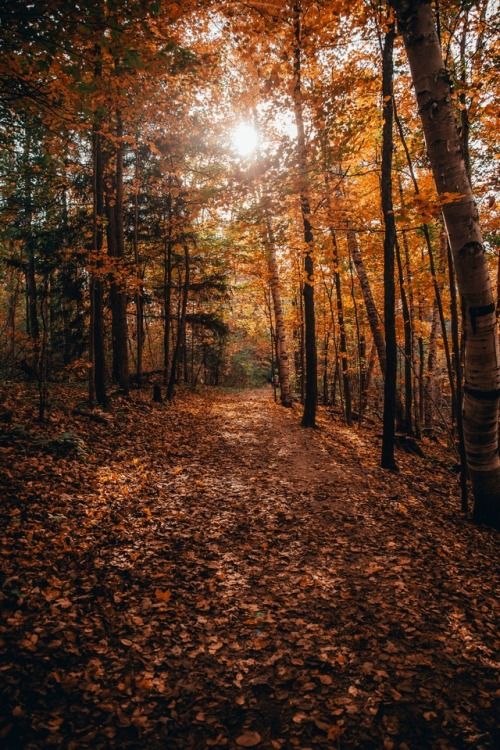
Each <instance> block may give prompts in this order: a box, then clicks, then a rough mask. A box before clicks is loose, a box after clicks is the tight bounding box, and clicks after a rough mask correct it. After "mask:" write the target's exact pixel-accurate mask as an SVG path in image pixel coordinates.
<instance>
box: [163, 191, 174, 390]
mask: <svg viewBox="0 0 500 750" xmlns="http://www.w3.org/2000/svg"><path fill="white" fill-rule="evenodd" d="M167 221H168V224H167V236H166V238H165V253H164V259H163V287H164V289H163V372H164V376H163V380H164V383H165V385H167V384H168V373H169V367H170V325H171V319H172V313H171V297H172V244H173V243H172V199H171V195H170V193H169V197H168V216H167Z"/></svg>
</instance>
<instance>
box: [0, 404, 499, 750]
mask: <svg viewBox="0 0 500 750" xmlns="http://www.w3.org/2000/svg"><path fill="white" fill-rule="evenodd" d="M68 398H69V397H68ZM148 398H149V394H147V395H146V394H143V395H142V396H137V395H136V396H134V400H133V401H131V402H127V401H119V402H117V403H115V406H114V409H113V411H112V412H111V413H110V415H109V417H105V418H104V420H101V421H99V422H96V421H94V420H93V419H89V417H88V416H86V415H80V416H73V415H70V414H69V410H68V408H66V409H62V408H61V409H59V411H57V410H56V412H55V416H54V417H53V421H52V423H51V424H50V425H49V429H50V430H51V431H52V432H53V433H54V434H59V433H61V432H64V431H66V432H68V431H70V432H71V433H72V434H73V436H74V435H77V436H79V437H80V438H81V439H82V440H83V443H82V444H80V443H78V444H77V446H76V450H77V452H76V454H75V455H73V454H70V455H69V456H66V457H64V456H63V455H61V453H60V452H58V450H57V449H54V447H53V446H52V447H51V446H50V445H49V446H48V447H47V445H46V444H43V443H42V444H40V443H37V442H36V440H35V438H36V436H37V435H41V434H42V433H46V431H47V427H44V428H42V427H36V426H31V427H29V426H28V427H27V431H23V430H22V429H21V430H19V429H18V428H16V429H14V430H12V425H10V426H8V427H9V430H10V436H8V439H6V440H5V441H4V443H3V445H2V447H0V453H1V454H2V459H1V460H2V466H3V471H2V481H3V482H4V484H5V486H4V487H3V488H2V496H3V497H2V504H1V508H0V513H1V517H2V546H1V562H2V570H3V578H2V588H1V597H2V613H3V617H2V620H1V624H0V638H1V648H2V659H1V664H0V669H1V676H0V685H1V690H2V692H3V700H2V703H1V705H2V708H1V713H2V716H1V720H2V723H1V729H0V744H1V746H2V747H5V748H8V749H12V748H16V749H17V748H23V750H24V749H26V750H30V749H31V748H33V749H34V748H46V747H47V748H48V747H56V748H68V750H71V749H73V750H76V749H77V748H96V749H97V748H119V749H120V750H122V749H123V750H126V749H128V748H148V750H156V749H158V750H160V748H161V749H162V750H165V749H166V748H168V750H170V749H172V750H174V749H179V750H188V749H191V748H193V749H194V748H196V749H198V748H199V749H200V750H202V749H204V748H209V747H213V748H238V747H257V748H263V749H264V748H275V749H276V750H278V749H279V748H282V749H283V750H287V749H288V748H290V749H295V748H297V749H300V750H308V749H309V750H316V749H317V748H318V749H319V748H325V749H326V748H342V749H343V750H349V749H351V748H367V749H369V748H386V749H387V750H391V749H392V748H397V749H398V750H408V749H410V750H421V749H422V748H438V749H439V750H449V749H451V748H493V747H495V746H498V744H497V743H498V742H499V737H498V735H495V719H494V717H495V713H494V703H493V701H494V698H495V691H496V688H497V681H496V677H497V672H496V671H495V667H496V665H495V662H494V646H495V636H496V626H495V619H494V615H495V596H496V592H495V588H496V579H495V566H496V562H497V559H498V558H497V553H498V545H497V539H496V537H495V533H494V532H492V531H490V530H487V529H480V528H477V527H474V526H473V525H472V524H470V523H469V522H466V521H464V520H462V519H461V518H460V515H459V514H458V515H457V513H456V508H457V499H456V479H455V475H454V474H452V473H451V472H450V470H449V467H448V466H447V465H446V461H444V460H442V461H441V462H438V461H436V460H435V459H431V458H425V459H424V458H418V457H415V456H407V455H405V454H402V455H401V456H400V459H399V460H400V466H401V471H400V473H399V474H397V475H395V474H390V473H387V472H384V471H382V470H381V469H379V468H378V455H379V449H378V439H377V437H376V435H375V434H374V432H373V429H371V430H370V429H368V428H361V429H355V428H354V429H351V430H348V429H347V428H345V427H344V426H343V425H342V424H341V423H340V422H339V421H338V420H337V421H332V419H331V418H330V417H329V416H328V415H327V414H326V413H323V414H322V416H321V426H320V429H319V430H317V431H304V430H301V429H300V427H299V426H298V421H299V416H300V412H299V409H298V408H297V409H294V410H283V409H281V408H280V407H279V406H276V405H275V404H273V403H272V401H271V400H270V394H269V391H267V390H264V391H260V392H238V393H230V394H228V393H225V394H224V393H221V392H216V391H214V392H210V393H208V394H205V395H201V396H200V395H189V396H184V397H181V398H180V399H179V400H178V401H177V402H176V403H175V405H174V406H173V407H167V406H161V405H153V404H151V403H150V402H149V401H148V400H147V399H148ZM66 406H67V404H66ZM27 409H28V406H27V407H26V412H25V413H24V414H23V412H18V413H17V414H16V418H15V421H16V423H21V424H24V425H25V427H26V422H24V423H23V418H24V419H27V414H28V411H27ZM70 438H71V435H70ZM427 452H428V453H429V455H432V453H433V452H435V448H434V447H429V449H428V451H427ZM448 463H449V461H448Z"/></svg>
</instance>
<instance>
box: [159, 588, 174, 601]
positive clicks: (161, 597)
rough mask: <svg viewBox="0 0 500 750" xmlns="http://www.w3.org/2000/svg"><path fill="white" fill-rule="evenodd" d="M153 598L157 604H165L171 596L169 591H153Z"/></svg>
mask: <svg viewBox="0 0 500 750" xmlns="http://www.w3.org/2000/svg"><path fill="white" fill-rule="evenodd" d="M155 596H156V598H157V599H158V601H159V602H164V603H165V604H166V603H167V602H169V601H170V597H171V596H172V592H171V591H161V590H160V589H156V590H155Z"/></svg>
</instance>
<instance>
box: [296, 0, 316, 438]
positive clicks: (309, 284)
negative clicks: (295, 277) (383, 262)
mask: <svg viewBox="0 0 500 750" xmlns="http://www.w3.org/2000/svg"><path fill="white" fill-rule="evenodd" d="M301 15H302V3H301V1H300V0H296V1H295V2H294V5H293V31H294V45H293V78H294V84H293V104H294V113H295V124H296V126H297V165H298V176H299V197H300V208H301V212H302V221H303V224H304V290H303V295H304V322H305V359H306V362H305V370H306V372H305V376H306V377H305V398H304V414H303V416H302V426H303V427H315V426H316V406H317V401H318V384H317V370H318V363H317V351H316V323H315V312H314V260H313V253H314V236H313V230H312V225H311V207H310V202H309V178H308V175H307V155H306V141H305V131H304V117H303V112H302V89H301V43H302V18H301Z"/></svg>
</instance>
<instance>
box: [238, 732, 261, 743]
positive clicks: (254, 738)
mask: <svg viewBox="0 0 500 750" xmlns="http://www.w3.org/2000/svg"><path fill="white" fill-rule="evenodd" d="M261 742H262V737H261V736H260V734H259V733H258V732H252V731H250V730H249V731H247V732H245V733H244V734H240V736H239V737H237V738H236V744H237V745H238V747H256V745H259V744H260V743H261Z"/></svg>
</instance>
